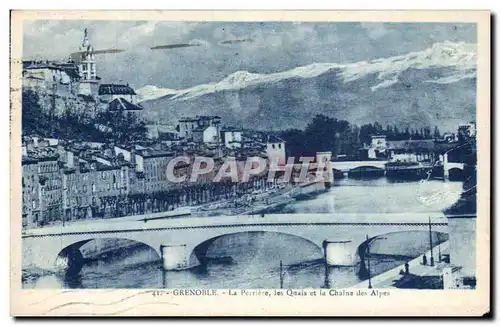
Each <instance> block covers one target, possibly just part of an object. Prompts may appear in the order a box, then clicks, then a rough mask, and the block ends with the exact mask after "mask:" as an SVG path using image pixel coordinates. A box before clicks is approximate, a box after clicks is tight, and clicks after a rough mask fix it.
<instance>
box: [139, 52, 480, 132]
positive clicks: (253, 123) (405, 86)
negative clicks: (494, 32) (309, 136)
mask: <svg viewBox="0 0 500 326" xmlns="http://www.w3.org/2000/svg"><path fill="white" fill-rule="evenodd" d="M475 78H476V45H475V44H468V43H451V42H444V43H436V44H434V45H433V46H431V47H430V48H428V49H426V50H423V51H420V52H411V53H407V54H404V55H400V56H395V57H390V58H383V59H377V60H373V61H368V62H356V63H349V64H337V63H314V64H310V65H307V66H302V67H297V68H294V69H291V70H287V71H283V72H277V73H271V74H255V73H250V72H247V71H237V72H235V73H233V74H231V75H229V76H227V77H226V78H224V79H222V80H221V81H219V82H214V83H209V84H203V85H198V86H194V87H191V88H188V89H183V90H172V89H162V88H158V87H155V86H151V85H148V86H145V87H143V88H141V89H138V90H137V94H138V96H139V98H140V99H142V101H143V105H145V107H146V108H149V109H150V110H152V111H154V112H156V113H158V116H159V118H161V119H174V120H175V119H177V118H178V117H179V116H180V115H194V114H218V115H221V116H222V117H223V118H225V119H226V120H227V121H228V122H230V123H233V124H238V125H248V124H249V127H264V128H266V127H277V128H285V127H302V126H303V125H304V124H305V123H307V122H308V121H309V120H310V119H309V118H308V117H309V116H310V115H311V114H317V113H325V114H329V115H332V116H335V117H337V118H342V119H348V120H353V121H352V122H355V123H364V122H365V121H368V120H370V121H373V120H378V121H379V122H382V123H385V122H390V121H391V119H394V117H398V118H399V119H401V117H403V118H402V119H403V120H404V121H401V123H404V124H412V123H415V122H417V123H418V121H414V120H415V118H417V117H413V118H410V117H408V114H402V115H401V114H400V113H401V112H400V111H398V114H395V113H396V111H394V110H396V108H397V109H398V110H402V111H403V112H406V111H408V112H407V113H409V115H410V116H412V115H413V114H414V112H415V111H422V110H423V111H425V112H421V113H422V114H421V115H420V117H418V118H419V119H420V120H421V121H420V123H418V124H429V123H432V124H438V120H442V119H451V120H454V121H455V122H456V121H459V120H460V121H462V119H472V118H474V116H473V115H474V112H473V111H474V110H473V109H472V108H473V107H474V103H475ZM451 106H454V111H456V113H454V112H453V110H452V108H451ZM417 107H418V109H417ZM441 107H442V108H441ZM447 108H449V109H447ZM432 110H434V111H436V112H431V111H432ZM464 110H465V111H464ZM440 113H442V114H444V115H440ZM436 114H437V115H436ZM460 114H462V117H460ZM391 115H392V117H391ZM431 115H434V117H431ZM269 118H271V119H272V120H269ZM297 118H300V120H295V119H297ZM304 119H305V120H304ZM356 120H359V121H356ZM453 123H454V122H453Z"/></svg>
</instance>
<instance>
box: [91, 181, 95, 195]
mask: <svg viewBox="0 0 500 326" xmlns="http://www.w3.org/2000/svg"><path fill="white" fill-rule="evenodd" d="M92 193H93V194H95V183H93V184H92Z"/></svg>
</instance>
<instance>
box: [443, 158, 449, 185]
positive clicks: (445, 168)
mask: <svg viewBox="0 0 500 326" xmlns="http://www.w3.org/2000/svg"><path fill="white" fill-rule="evenodd" d="M443 178H444V181H447V180H449V179H450V170H449V166H448V154H447V153H445V154H444V155H443Z"/></svg>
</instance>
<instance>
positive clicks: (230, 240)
mask: <svg viewBox="0 0 500 326" xmlns="http://www.w3.org/2000/svg"><path fill="white" fill-rule="evenodd" d="M238 235H242V236H243V235H248V236H249V238H247V239H248V241H252V239H251V236H252V235H268V236H278V237H282V240H283V241H282V242H281V243H280V242H274V241H273V243H272V245H275V246H276V247H279V246H280V245H281V246H283V247H284V246H285V244H284V243H283V242H285V241H286V240H293V239H300V241H303V242H304V243H307V244H309V247H310V248H311V256H314V257H316V258H317V257H319V256H322V255H323V249H322V248H321V244H319V243H318V242H317V241H314V240H312V239H309V238H307V237H305V236H299V235H296V234H291V233H287V232H278V231H255V230H251V231H239V232H227V230H226V231H225V232H223V233H221V234H218V235H215V236H211V237H210V238H208V239H205V240H203V241H202V242H200V243H198V244H197V245H195V246H194V247H193V248H192V250H191V253H190V258H189V260H190V261H194V260H195V259H198V261H200V262H202V263H203V262H205V261H207V259H209V258H216V257H209V256H208V254H209V253H208V250H210V249H211V245H213V244H214V243H215V242H217V241H218V242H220V243H219V244H220V245H221V246H230V245H232V244H234V239H235V238H234V237H237V236H238ZM240 240H244V239H241V238H240ZM255 240H257V241H261V240H263V239H262V237H260V238H259V237H256V239H255ZM265 240H266V239H264V241H265ZM276 240H277V241H279V240H278V239H276ZM236 241H238V240H236ZM314 251H315V252H314ZM313 252H314V253H313ZM293 255H294V253H293V251H290V256H293ZM218 258H221V257H218ZM222 258H229V257H222ZM231 258H232V257H231ZM284 258H285V256H284ZM285 259H286V258H285ZM288 260H290V259H288ZM292 260H293V259H292Z"/></svg>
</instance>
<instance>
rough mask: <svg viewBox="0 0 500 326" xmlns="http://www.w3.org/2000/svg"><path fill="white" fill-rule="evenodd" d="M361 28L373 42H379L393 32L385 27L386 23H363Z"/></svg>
mask: <svg viewBox="0 0 500 326" xmlns="http://www.w3.org/2000/svg"><path fill="white" fill-rule="evenodd" d="M361 27H362V28H364V29H365V31H366V34H367V35H368V37H369V38H371V39H372V40H377V39H379V38H381V37H383V36H385V35H387V34H389V33H390V32H391V31H390V29H388V28H386V27H385V26H384V23H361Z"/></svg>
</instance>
